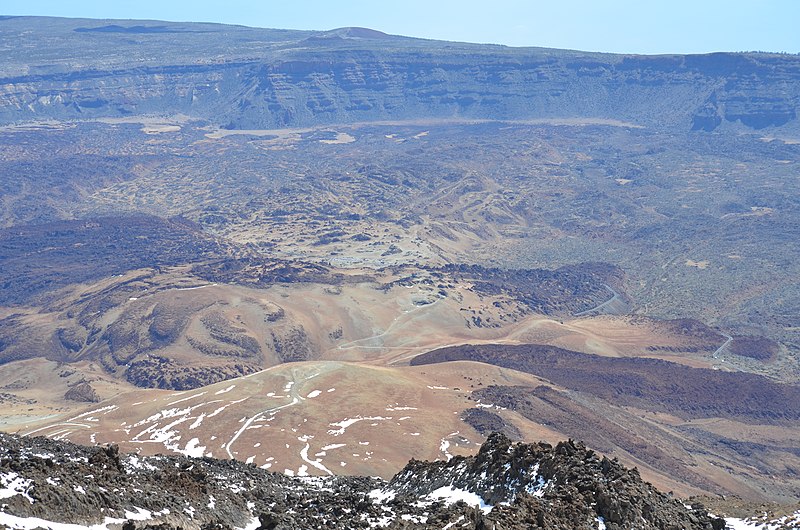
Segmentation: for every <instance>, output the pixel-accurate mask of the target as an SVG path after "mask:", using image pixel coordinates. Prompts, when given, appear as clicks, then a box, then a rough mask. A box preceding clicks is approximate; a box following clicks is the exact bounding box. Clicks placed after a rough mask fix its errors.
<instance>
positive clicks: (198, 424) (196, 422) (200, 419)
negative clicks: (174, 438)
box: [189, 412, 206, 431]
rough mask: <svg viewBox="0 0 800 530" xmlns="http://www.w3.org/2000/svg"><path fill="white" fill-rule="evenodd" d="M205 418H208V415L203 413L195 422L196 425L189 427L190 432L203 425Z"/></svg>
mask: <svg viewBox="0 0 800 530" xmlns="http://www.w3.org/2000/svg"><path fill="white" fill-rule="evenodd" d="M205 417H206V413H205V412H201V413H200V415H199V416H198V417H197V419H196V420H194V423H192V424H191V425H189V430H190V431H191V430H193V429H196V428H198V427H200V424H201V423H203V420H204V419H205Z"/></svg>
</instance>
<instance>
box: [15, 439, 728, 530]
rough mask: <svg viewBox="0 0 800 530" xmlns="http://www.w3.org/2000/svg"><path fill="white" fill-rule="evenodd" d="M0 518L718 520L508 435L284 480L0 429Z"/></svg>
mask: <svg viewBox="0 0 800 530" xmlns="http://www.w3.org/2000/svg"><path fill="white" fill-rule="evenodd" d="M0 442H2V443H1V444H0V486H2V487H1V488H0V499H2V501H3V502H2V504H1V505H0V525H8V526H11V527H14V528H17V527H20V528H21V527H25V528H28V527H32V526H31V525H34V526H35V525H39V526H52V525H53V523H54V522H55V523H72V524H82V525H89V524H99V527H100V528H110V527H112V526H117V525H122V527H123V528H125V529H135V528H163V529H171V528H208V529H212V528H213V529H218V530H219V529H229V528H234V527H244V526H245V525H247V526H248V527H251V528H256V527H258V528H269V529H273V530H277V529H288V528H292V529H310V528H376V527H377V528H405V529H421V528H442V527H444V528H462V529H463V528H472V529H476V530H477V529H488V528H506V529H515V528H556V529H562V528H564V529H566V528H570V529H576V528H580V529H584V528H585V529H589V528H591V529H595V528H598V525H599V526H600V527H601V528H602V527H603V525H605V528H607V529H609V530H617V529H621V528H631V527H632V525H633V524H635V525H636V527H637V528H644V529H647V530H649V529H667V528H684V529H691V530H721V529H723V528H724V527H725V522H724V521H723V520H722V519H717V518H714V517H712V516H710V515H709V514H708V512H707V510H705V508H704V507H703V506H702V505H700V504H692V505H691V506H690V507H687V506H685V505H684V504H683V503H682V502H681V501H680V500H678V499H675V498H672V497H671V496H667V495H664V494H662V493H660V492H658V491H657V490H656V489H654V488H653V487H652V486H651V485H650V484H647V483H645V482H643V481H642V480H641V478H640V477H639V474H638V473H637V472H636V470H628V469H625V468H623V467H622V466H620V465H619V464H618V463H617V462H616V461H611V460H608V459H607V458H604V457H600V456H598V455H596V454H594V453H593V452H592V451H590V450H588V449H586V448H585V447H584V446H583V445H582V444H578V443H575V442H571V441H570V442H563V443H559V444H558V445H557V446H555V447H553V446H550V445H547V444H512V443H511V442H510V441H509V440H508V438H506V437H505V436H504V435H501V434H494V435H492V436H490V437H489V440H488V441H487V442H486V443H485V444H484V445H483V447H482V448H481V450H480V452H479V453H478V455H477V456H474V457H469V458H463V457H456V458H454V459H452V460H450V461H449V462H419V461H412V462H410V463H409V464H408V466H406V467H405V469H403V470H402V471H401V472H400V473H398V474H397V475H396V476H395V477H394V478H393V479H392V480H391V481H389V482H386V481H383V480H381V479H374V478H366V477H329V478H326V479H319V478H292V477H288V476H286V475H281V474H278V473H271V472H269V471H265V470H262V469H259V468H257V467H255V466H252V465H248V464H243V463H241V462H236V461H233V460H228V461H225V460H215V459H212V458H186V457H148V458H142V457H138V456H136V455H124V454H121V453H120V452H119V449H118V448H117V447H116V446H107V447H92V448H88V447H81V446H76V445H73V444H68V443H64V442H56V441H52V440H47V439H44V438H32V439H31V438H19V437H16V436H10V435H2V434H0Z"/></svg>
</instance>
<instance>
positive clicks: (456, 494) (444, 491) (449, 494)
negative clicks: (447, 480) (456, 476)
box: [427, 486, 492, 513]
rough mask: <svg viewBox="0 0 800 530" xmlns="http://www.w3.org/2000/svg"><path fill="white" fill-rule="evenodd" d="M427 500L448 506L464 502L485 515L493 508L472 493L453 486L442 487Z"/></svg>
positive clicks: (430, 494) (428, 496) (431, 493)
mask: <svg viewBox="0 0 800 530" xmlns="http://www.w3.org/2000/svg"><path fill="white" fill-rule="evenodd" d="M427 498H429V499H431V500H440V501H444V502H445V503H447V504H454V503H456V502H458V501H464V502H465V503H467V504H468V505H470V506H478V507H479V508H480V509H481V511H482V512H483V513H489V512H490V511H491V510H492V506H490V505H488V504H486V503H485V502H483V499H482V498H481V497H480V496H479V495H477V494H475V493H472V492H471V491H466V490H462V489H457V488H453V487H452V486H442V487H441V488H439V489H436V490H434V491H432V492H430V493H429V494H428V495H427Z"/></svg>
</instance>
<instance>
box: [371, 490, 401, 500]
mask: <svg viewBox="0 0 800 530" xmlns="http://www.w3.org/2000/svg"><path fill="white" fill-rule="evenodd" d="M367 496H369V498H370V499H372V502H373V503H374V504H383V503H384V502H388V501H393V500H394V498H395V497H396V496H397V492H395V491H394V490H388V491H383V490H378V489H375V490H372V491H370V492H369V493H367Z"/></svg>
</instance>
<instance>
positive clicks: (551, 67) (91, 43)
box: [0, 18, 800, 131]
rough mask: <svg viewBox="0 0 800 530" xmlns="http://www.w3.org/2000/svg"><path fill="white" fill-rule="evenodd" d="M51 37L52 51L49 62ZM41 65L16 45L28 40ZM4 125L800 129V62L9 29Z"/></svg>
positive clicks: (100, 27)
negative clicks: (589, 122)
mask: <svg viewBox="0 0 800 530" xmlns="http://www.w3.org/2000/svg"><path fill="white" fill-rule="evenodd" d="M37 33H38V34H39V35H40V36H44V34H45V33H46V34H47V37H48V38H47V45H46V46H48V47H49V48H51V49H54V50H58V49H59V48H63V49H65V50H66V49H67V48H69V51H68V52H67V51H65V52H64V56H59V55H57V54H55V53H54V52H49V51H47V50H41V49H37V48H40V47H43V46H45V45H44V44H42V43H43V42H45V40H44V39H39V40H35V39H32V37H31V35H33V36H35V35H36V34H37ZM26 39H28V40H30V44H29V45H28V47H29V48H33V49H34V53H32V54H31V53H25V54H24V56H23V55H22V53H23V52H22V51H21V50H20V48H19V46H16V45H14V46H12V45H10V44H12V42H13V43H19V42H27V40H26ZM2 41H6V42H8V43H9V46H6V47H5V51H2V52H0V58H2V61H1V62H0V64H3V65H4V67H2V68H0V120H2V121H4V122H13V121H20V120H36V119H79V118H91V117H100V116H103V117H107V116H113V117H123V116H130V115H137V114H147V113H162V114H163V113H169V114H174V113H184V114H187V115H190V116H194V117H199V118H203V119H206V120H209V121H211V122H212V123H214V124H216V125H219V126H222V127H226V128H232V129H256V128H262V129H264V128H274V127H286V126H305V125H319V124H332V123H345V122H354V121H369V120H387V119H392V120H400V119H415V118H422V117H424V118H469V119H502V120H530V119H539V118H552V117H558V118H601V119H614V120H624V121H630V122H633V123H636V124H639V125H645V126H658V127H670V128H676V129H679V130H690V129H694V130H704V131H711V130H714V129H716V128H718V127H720V126H722V125H731V124H740V125H743V126H745V127H747V128H754V129H761V128H765V127H785V126H792V127H796V126H797V108H798V105H800V83H798V82H797V81H798V79H800V58H799V57H797V56H781V55H768V54H733V53H718V54H710V55H702V56H680V55H674V56H652V57H650V56H622V55H610V54H596V53H582V52H568V51H562V50H548V49H540V48H506V47H502V46H489V45H467V44H459V43H447V42H438V41H426V40H419V39H407V38H400V37H391V36H388V35H384V34H382V33H379V32H371V31H366V30H356V29H352V28H346V29H344V30H336V31H332V32H276V31H275V30H257V29H251V28H235V27H228V26H216V25H203V24H197V25H195V24H181V25H178V24H171V23H158V25H156V23H133V22H130V21H128V22H119V23H117V24H111V25H109V24H108V21H87V20H82V21H81V20H76V21H69V20H63V19H55V20H54V19H37V18H7V19H4V20H0V42H2Z"/></svg>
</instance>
